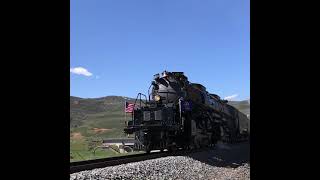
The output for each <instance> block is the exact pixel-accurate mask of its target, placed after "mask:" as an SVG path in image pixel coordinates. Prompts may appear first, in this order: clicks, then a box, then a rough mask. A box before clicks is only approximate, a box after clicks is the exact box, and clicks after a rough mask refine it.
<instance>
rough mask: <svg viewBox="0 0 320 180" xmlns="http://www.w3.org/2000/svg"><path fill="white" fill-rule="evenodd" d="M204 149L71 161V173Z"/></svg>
mask: <svg viewBox="0 0 320 180" xmlns="http://www.w3.org/2000/svg"><path fill="white" fill-rule="evenodd" d="M203 150H208V148H202V149H193V150H183V149H178V150H176V151H175V152H169V151H165V152H151V153H150V154H147V153H143V154H134V155H127V156H118V157H110V158H102V159H93V160H86V161H78V162H71V163H70V174H72V173H76V172H80V171H85V170H92V169H96V168H103V167H108V166H115V165H120V164H126V163H131V162H138V161H145V160H149V159H156V158H161V157H166V156H181V155H186V154H189V153H194V152H199V151H203Z"/></svg>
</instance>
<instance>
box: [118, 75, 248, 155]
mask: <svg viewBox="0 0 320 180" xmlns="http://www.w3.org/2000/svg"><path fill="white" fill-rule="evenodd" d="M151 88H152V89H151ZM150 89H151V92H150ZM249 130H250V129H249V119H248V118H247V116H246V115H244V114H243V113H241V112H239V111H238V110H237V109H236V108H234V107H233V106H230V105H228V104H227V100H222V99H221V98H220V97H219V96H218V95H216V94H210V93H209V92H207V91H206V88H205V87H204V86H203V85H201V84H197V83H190V82H189V81H188V78H187V77H186V76H185V75H184V73H183V72H167V71H164V72H163V73H161V75H160V74H156V75H154V78H153V81H152V83H151V85H150V87H149V90H148V97H147V96H146V95H144V94H142V93H139V94H138V96H137V98H136V100H135V103H134V110H133V113H132V119H131V120H130V121H129V122H128V124H127V125H126V127H125V128H124V132H125V133H126V134H134V135H135V140H136V143H135V146H134V147H135V149H138V150H145V151H146V152H148V153H149V152H150V151H151V150H161V151H163V150H164V149H168V150H169V151H174V150H176V149H177V148H185V149H194V148H201V147H204V146H210V145H214V144H216V143H217V142H218V141H225V142H228V143H234V142H238V141H243V140H248V137H249V134H250V131H249Z"/></svg>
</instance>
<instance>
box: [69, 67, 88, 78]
mask: <svg viewBox="0 0 320 180" xmlns="http://www.w3.org/2000/svg"><path fill="white" fill-rule="evenodd" d="M70 72H71V73H73V74H78V75H84V76H92V73H91V72H89V71H88V70H87V69H85V68H83V67H75V68H70Z"/></svg>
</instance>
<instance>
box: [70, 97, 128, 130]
mask: <svg viewBox="0 0 320 180" xmlns="http://www.w3.org/2000/svg"><path fill="white" fill-rule="evenodd" d="M125 101H128V102H133V101H134V99H132V98H128V97H122V96H106V97H101V98H79V97H74V96H70V126H71V127H77V126H79V125H81V124H82V123H83V121H84V120H86V119H88V117H89V116H94V115H95V114H99V113H103V114H105V113H115V112H119V113H120V112H122V113H123V114H124V112H123V110H124V103H125Z"/></svg>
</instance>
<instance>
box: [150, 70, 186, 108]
mask: <svg viewBox="0 0 320 180" xmlns="http://www.w3.org/2000/svg"><path fill="white" fill-rule="evenodd" d="M154 84H155V87H154V88H153V95H154V96H156V95H158V96H160V99H161V101H162V102H163V103H174V102H177V101H178V99H179V98H180V97H181V96H183V94H184V93H183V92H182V90H181V86H180V84H179V83H178V82H177V80H176V79H174V78H172V77H171V75H170V74H169V75H166V76H163V77H161V78H156V79H155V83H154Z"/></svg>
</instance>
